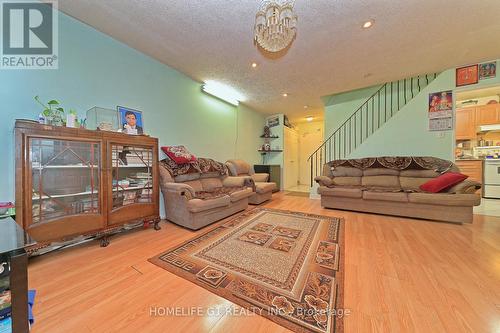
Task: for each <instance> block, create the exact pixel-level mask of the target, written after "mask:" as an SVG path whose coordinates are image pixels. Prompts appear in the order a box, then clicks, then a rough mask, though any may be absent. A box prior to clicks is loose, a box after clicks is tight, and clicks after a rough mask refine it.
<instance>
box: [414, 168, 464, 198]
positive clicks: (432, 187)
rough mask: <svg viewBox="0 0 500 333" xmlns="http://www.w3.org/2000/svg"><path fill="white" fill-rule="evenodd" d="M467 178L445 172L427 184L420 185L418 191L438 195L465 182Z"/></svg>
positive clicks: (457, 173) (456, 173)
mask: <svg viewBox="0 0 500 333" xmlns="http://www.w3.org/2000/svg"><path fill="white" fill-rule="evenodd" d="M468 177H469V176H466V175H464V174H461V173H460V172H446V173H443V174H442V175H441V176H439V177H436V178H434V179H431V180H429V181H428V182H426V183H424V184H422V185H420V189H421V190H422V191H425V192H430V193H438V192H441V191H443V190H445V189H447V188H450V187H452V186H454V185H457V184H458V183H460V182H463V181H464V180H466V179H467V178H468Z"/></svg>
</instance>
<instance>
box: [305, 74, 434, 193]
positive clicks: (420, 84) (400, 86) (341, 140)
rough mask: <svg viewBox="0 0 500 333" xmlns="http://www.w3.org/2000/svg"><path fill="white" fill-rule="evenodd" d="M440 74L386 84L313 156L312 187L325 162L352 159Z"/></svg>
mask: <svg viewBox="0 0 500 333" xmlns="http://www.w3.org/2000/svg"><path fill="white" fill-rule="evenodd" d="M437 75H438V74H437V73H434V74H427V75H423V76H417V77H413V78H409V79H403V80H398V81H394V82H388V83H385V84H384V85H382V86H381V87H380V89H378V90H377V91H376V92H375V93H374V94H373V95H371V96H370V97H369V98H368V99H367V100H366V101H365V102H364V103H363V104H362V105H361V106H360V107H359V108H358V109H356V110H355V111H354V112H353V114H352V115H351V116H350V117H349V118H347V120H346V121H344V123H342V125H340V126H339V127H338V128H337V129H336V130H335V131H334V132H333V134H332V135H330V136H329V137H328V138H327V139H326V140H325V141H324V142H323V143H322V144H321V145H320V146H319V147H318V148H317V149H316V150H315V151H314V152H313V153H312V154H311V156H309V158H308V160H307V161H308V162H309V163H310V166H311V187H312V186H313V181H314V178H315V177H316V176H319V175H321V172H322V168H323V164H324V163H326V162H329V161H333V160H339V159H345V158H348V157H349V155H350V154H351V153H352V152H353V151H354V150H356V148H358V146H360V145H361V144H362V143H363V142H364V141H365V140H366V139H367V138H368V137H369V136H370V135H372V134H373V133H374V132H375V131H377V130H378V129H379V128H380V127H382V126H383V125H384V124H385V123H386V122H387V121H389V120H390V119H391V118H392V117H393V116H394V115H395V114H396V113H397V112H398V111H399V110H401V108H403V107H404V106H405V105H406V104H407V103H408V102H409V101H411V100H412V99H413V98H414V97H415V96H416V95H418V94H419V93H420V91H422V89H424V88H425V87H426V86H428V85H429V83H431V82H432V81H433V80H434V79H435V78H436V77H437Z"/></svg>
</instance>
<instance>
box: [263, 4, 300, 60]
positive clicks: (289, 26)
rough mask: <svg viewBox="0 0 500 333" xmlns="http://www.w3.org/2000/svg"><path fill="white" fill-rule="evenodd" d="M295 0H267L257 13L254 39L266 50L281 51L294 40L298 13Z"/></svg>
mask: <svg viewBox="0 0 500 333" xmlns="http://www.w3.org/2000/svg"><path fill="white" fill-rule="evenodd" d="M294 2H295V1H294V0H291V1H290V0H265V1H262V4H261V6H260V9H259V11H258V12H257V14H256V15H255V26H254V40H255V42H257V44H258V45H260V46H261V47H262V48H263V49H264V50H266V51H269V52H279V51H281V50H283V49H285V48H286V47H287V46H288V45H290V43H291V42H292V41H293V40H294V38H295V35H296V33H297V15H296V14H295V12H294V11H293V6H294Z"/></svg>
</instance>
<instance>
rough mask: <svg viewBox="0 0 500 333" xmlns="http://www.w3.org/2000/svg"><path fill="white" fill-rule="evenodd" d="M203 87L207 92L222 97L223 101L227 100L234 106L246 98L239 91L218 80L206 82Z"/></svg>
mask: <svg viewBox="0 0 500 333" xmlns="http://www.w3.org/2000/svg"><path fill="white" fill-rule="evenodd" d="M202 89H203V91H204V92H206V93H207V94H210V95H212V96H215V97H217V98H219V99H222V100H223V101H226V102H228V103H229V104H232V105H234V106H238V104H239V103H240V102H241V101H243V100H244V97H243V96H242V95H241V94H240V93H239V92H237V91H236V90H234V89H233V88H231V87H229V86H226V85H224V84H222V83H219V82H216V81H207V82H205V84H204V85H203V86H202Z"/></svg>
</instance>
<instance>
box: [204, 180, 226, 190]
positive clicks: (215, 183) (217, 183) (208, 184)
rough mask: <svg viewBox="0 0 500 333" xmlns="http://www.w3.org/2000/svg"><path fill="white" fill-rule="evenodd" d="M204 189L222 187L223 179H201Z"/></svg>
mask: <svg viewBox="0 0 500 333" xmlns="http://www.w3.org/2000/svg"><path fill="white" fill-rule="evenodd" d="M200 182H201V186H202V187H203V191H212V190H214V189H216V188H219V187H222V180H221V179H220V178H203V179H200Z"/></svg>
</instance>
